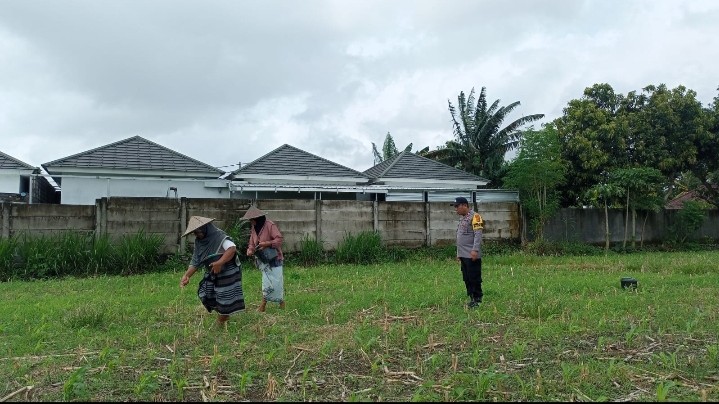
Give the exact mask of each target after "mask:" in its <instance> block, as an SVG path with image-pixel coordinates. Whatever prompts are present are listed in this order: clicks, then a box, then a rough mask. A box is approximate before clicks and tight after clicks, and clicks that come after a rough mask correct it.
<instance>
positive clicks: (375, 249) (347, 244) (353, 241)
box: [335, 231, 385, 264]
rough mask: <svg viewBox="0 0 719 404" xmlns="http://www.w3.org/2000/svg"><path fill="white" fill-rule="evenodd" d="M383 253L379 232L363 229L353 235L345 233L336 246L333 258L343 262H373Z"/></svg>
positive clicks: (377, 260)
mask: <svg viewBox="0 0 719 404" xmlns="http://www.w3.org/2000/svg"><path fill="white" fill-rule="evenodd" d="M384 255H385V251H384V247H383V246H382V238H381V237H380V234H379V232H376V231H364V232H360V233H357V234H355V235H352V234H346V235H345V237H344V239H343V240H342V242H341V243H340V244H339V246H337V251H336V252H335V259H336V260H337V262H338V263H345V264H374V263H377V262H380V261H382V258H383V257H384Z"/></svg>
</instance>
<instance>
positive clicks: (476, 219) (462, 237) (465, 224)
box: [457, 209, 484, 307]
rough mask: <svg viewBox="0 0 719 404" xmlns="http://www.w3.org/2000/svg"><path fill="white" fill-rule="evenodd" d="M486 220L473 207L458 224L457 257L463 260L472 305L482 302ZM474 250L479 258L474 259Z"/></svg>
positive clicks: (464, 276)
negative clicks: (483, 247)
mask: <svg viewBox="0 0 719 404" xmlns="http://www.w3.org/2000/svg"><path fill="white" fill-rule="evenodd" d="M483 227H484V220H482V216H481V215H480V214H479V213H475V212H474V211H472V210H471V209H470V210H469V212H468V213H467V214H466V215H464V216H462V217H461V218H460V219H459V223H458V224H457V258H459V260H460V262H461V268H462V279H463V280H464V285H465V286H466V287H467V296H469V298H470V303H469V305H470V307H474V306H477V305H478V304H479V303H480V302H482V228H483ZM472 251H477V260H475V261H472Z"/></svg>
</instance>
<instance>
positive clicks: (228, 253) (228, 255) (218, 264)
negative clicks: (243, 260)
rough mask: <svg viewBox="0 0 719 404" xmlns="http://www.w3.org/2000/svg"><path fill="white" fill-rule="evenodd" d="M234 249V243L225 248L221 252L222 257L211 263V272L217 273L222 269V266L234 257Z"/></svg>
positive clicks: (235, 249) (235, 248)
mask: <svg viewBox="0 0 719 404" xmlns="http://www.w3.org/2000/svg"><path fill="white" fill-rule="evenodd" d="M236 251H237V247H236V246H234V245H233V246H232V247H229V248H228V249H227V250H225V252H224V253H222V257H220V259H218V260H217V261H215V262H213V263H212V273H213V274H219V273H220V271H222V266H223V265H225V264H227V263H228V262H230V260H231V259H232V258H234V257H235V252H236Z"/></svg>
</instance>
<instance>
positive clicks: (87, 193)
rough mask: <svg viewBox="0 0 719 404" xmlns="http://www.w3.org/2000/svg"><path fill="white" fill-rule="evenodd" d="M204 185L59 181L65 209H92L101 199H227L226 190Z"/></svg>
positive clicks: (153, 181)
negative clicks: (175, 189) (72, 206)
mask: <svg viewBox="0 0 719 404" xmlns="http://www.w3.org/2000/svg"><path fill="white" fill-rule="evenodd" d="M205 182H206V181H201V180H197V181H191V180H175V179H145V178H137V179H116V178H112V179H103V178H81V177H64V178H62V194H61V203H62V204H66V205H94V204H95V200H96V199H98V198H102V197H113V196H124V197H163V198H164V197H167V196H169V197H171V198H174V197H175V191H173V190H170V188H171V187H175V188H177V197H178V198H182V197H186V198H228V197H229V196H228V195H229V191H228V189H227V188H226V187H222V188H215V187H212V188H210V187H206V186H205Z"/></svg>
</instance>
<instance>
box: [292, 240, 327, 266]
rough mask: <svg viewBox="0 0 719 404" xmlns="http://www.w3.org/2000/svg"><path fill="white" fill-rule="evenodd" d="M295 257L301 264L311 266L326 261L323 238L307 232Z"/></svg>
mask: <svg viewBox="0 0 719 404" xmlns="http://www.w3.org/2000/svg"><path fill="white" fill-rule="evenodd" d="M295 259H296V260H297V262H298V263H299V264H300V265H304V266H310V265H317V264H319V263H321V262H324V261H325V259H326V253H325V249H324V247H323V245H322V240H318V239H317V237H312V236H310V235H309V234H305V235H304V236H303V237H302V240H300V245H299V251H297V253H296V254H295Z"/></svg>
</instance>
